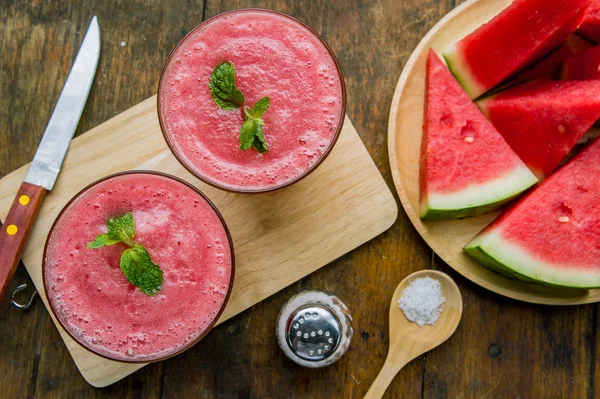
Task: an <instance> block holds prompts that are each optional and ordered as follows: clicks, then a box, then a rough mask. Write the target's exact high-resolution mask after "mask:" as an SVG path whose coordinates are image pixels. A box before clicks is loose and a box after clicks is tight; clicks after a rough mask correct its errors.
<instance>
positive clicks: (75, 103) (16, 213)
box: [0, 16, 100, 301]
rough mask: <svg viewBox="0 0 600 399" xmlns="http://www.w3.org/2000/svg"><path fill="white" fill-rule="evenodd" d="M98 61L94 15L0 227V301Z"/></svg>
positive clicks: (52, 179)
mask: <svg viewBox="0 0 600 399" xmlns="http://www.w3.org/2000/svg"><path fill="white" fill-rule="evenodd" d="M99 58H100V27H99V25H98V18H96V16H94V17H93V18H92V21H91V22H90V25H89V27H88V29H87V32H86V34H85V37H84V38H83V42H82V43H81V47H80V49H79V52H78V53H77V57H76V58H75V62H74V63H73V66H72V67H71V71H70V72H69V76H68V77H67V80H66V82H65V85H64V87H63V90H62V92H61V94H60V97H59V98H58V101H57V103H56V106H55V107H54V111H53V112H52V116H51V117H50V121H49V122H48V125H47V127H46V130H45V131H44V134H43V136H42V140H41V141H40V145H39V147H38V149H37V151H36V153H35V156H34V158H33V162H32V163H31V166H30V167H29V171H28V172H27V175H26V177H25V180H24V181H23V183H22V184H21V187H20V188H19V191H18V192H17V195H16V196H15V200H14V201H13V203H12V205H11V207H10V210H9V211H8V215H7V216H6V220H5V221H4V224H3V225H2V227H1V228H0V301H1V300H2V298H3V297H4V293H5V291H6V288H7V287H8V284H9V283H10V279H11V278H12V276H13V274H14V272H15V270H16V268H17V264H18V262H19V259H20V257H21V252H22V251H23V248H24V246H25V242H26V240H27V238H28V236H29V232H30V230H31V227H32V225H33V222H34V221H35V218H36V216H37V213H38V211H39V209H40V207H41V205H42V201H43V199H44V196H45V195H46V191H49V190H52V188H53V187H54V184H55V183H56V179H57V177H58V174H59V172H60V169H61V166H62V164H63V161H64V159H65V156H66V154H67V150H68V149H69V145H70V143H71V139H72V138H73V135H74V134H75V130H76V129H77V125H78V124H79V119H80V118H81V114H82V113H83V109H84V107H85V103H86V101H87V98H88V95H89V92H90V88H91V86H92V82H93V81H94V76H95V74H96V67H97V65H98V59H99Z"/></svg>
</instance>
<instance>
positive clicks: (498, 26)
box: [444, 0, 590, 98]
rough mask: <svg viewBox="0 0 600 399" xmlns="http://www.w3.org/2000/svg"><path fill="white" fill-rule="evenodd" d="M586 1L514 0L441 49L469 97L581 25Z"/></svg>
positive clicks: (515, 69)
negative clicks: (471, 30)
mask: <svg viewBox="0 0 600 399" xmlns="http://www.w3.org/2000/svg"><path fill="white" fill-rule="evenodd" d="M589 3H590V0H553V1H552V2H551V4H549V3H548V0H515V1H513V3H512V4H511V5H510V6H508V7H507V8H506V9H504V10H503V11H502V12H501V13H500V14H498V15H497V16H496V17H494V19H492V20H491V21H490V22H488V23H487V24H485V25H483V26H481V27H480V28H479V29H477V30H476V31H475V32H473V33H471V34H470V35H468V36H467V37H465V38H463V39H462V40H461V41H459V42H458V43H456V44H454V46H453V47H452V48H451V49H450V50H449V51H447V52H445V53H444V56H445V57H446V61H447V62H448V66H449V67H450V69H451V70H452V72H453V73H454V75H455V76H456V78H457V79H458V81H459V82H460V83H461V84H462V85H463V87H464V88H465V90H466V91H467V93H469V96H471V98H477V97H479V96H480V95H481V94H483V93H485V92H486V91H488V90H489V89H491V88H492V87H494V86H496V85H497V84H499V83H501V82H502V81H504V80H505V79H506V78H509V77H510V76H512V75H514V74H516V73H517V72H519V71H520V70H523V69H524V68H526V67H527V66H529V65H531V64H533V63H534V62H535V61H536V60H538V59H540V58H541V57H543V56H544V55H545V54H547V53H548V52H549V51H550V50H552V49H553V48H555V47H556V46H558V45H559V44H560V43H561V42H563V41H564V40H565V39H566V38H567V37H568V36H569V35H570V34H571V33H573V31H575V29H577V28H578V27H579V24H580V23H581V19H582V18H583V14H584V12H585V9H586V7H587V6H588V4H589Z"/></svg>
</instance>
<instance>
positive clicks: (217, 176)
mask: <svg viewBox="0 0 600 399" xmlns="http://www.w3.org/2000/svg"><path fill="white" fill-rule="evenodd" d="M224 61H230V62H232V63H233V65H234V67H235V70H236V74H237V77H236V86H237V87H238V89H239V90H241V91H242V93H243V94H244V95H245V97H246V104H247V105H249V106H253V105H254V104H255V103H256V102H257V101H258V100H259V99H261V98H262V97H265V96H268V97H270V99H271V107H270V108H269V110H268V111H267V112H266V113H265V114H264V115H263V120H264V122H265V125H264V126H263V131H264V136H265V139H266V141H267V143H268V145H269V151H268V152H267V153H265V154H260V153H258V152H257V151H256V150H254V149H250V150H246V151H242V150H241V149H240V141H239V132H240V127H241V125H242V123H243V122H244V119H243V116H242V112H241V111H238V110H234V111H225V110H222V109H220V108H219V107H218V106H217V105H216V104H215V103H214V102H213V101H212V99H211V93H210V90H209V87H208V82H209V79H210V76H211V74H212V72H213V70H214V69H215V67H216V66H217V65H219V64H220V63H222V62H224ZM158 97H159V110H160V115H161V122H162V127H163V131H164V132H165V135H166V137H167V140H168V141H169V142H170V144H171V147H172V149H173V151H174V152H175V154H176V155H177V157H178V158H179V159H180V160H181V161H182V162H183V163H184V164H185V165H186V166H187V167H188V168H189V169H190V170H191V171H192V172H193V173H195V174H196V175H198V176H199V177H200V178H202V179H203V180H205V181H208V182H210V183H213V184H216V185H218V186H223V187H224V188H228V189H231V190H234V191H268V190H272V189H276V188H278V187H280V186H282V185H285V184H286V183H290V182H291V181H293V180H295V179H297V178H299V177H300V176H303V175H305V174H306V173H307V172H309V171H310V170H312V169H313V168H314V167H315V166H316V165H317V164H318V163H319V161H320V160H321V158H322V157H323V155H324V154H325V153H327V152H328V150H329V149H330V147H331V146H332V145H333V144H334V139H335V138H336V133H337V130H338V127H340V125H341V124H342V122H343V108H344V107H343V104H342V99H343V98H344V92H343V88H342V81H341V78H340V74H339V73H338V69H337V67H336V63H335V60H334V58H333V56H332V54H331V53H330V52H329V51H328V49H327V47H326V46H325V45H324V44H323V42H322V41H321V40H320V39H319V37H318V36H317V35H316V34H315V33H313V32H312V31H310V30H309V29H308V28H307V27H305V26H304V25H302V24H301V23H299V22H298V21H296V20H294V19H292V18H290V17H287V16H285V15H281V14H279V13H275V12H270V11H260V10H241V11H234V12H231V13H226V14H222V15H220V16H218V17H216V18H215V19H212V20H209V21H207V22H206V23H203V24H202V25H200V26H199V27H198V28H196V29H195V30H194V31H192V32H191V33H190V34H189V35H188V36H187V37H185V38H184V39H183V40H182V42H181V43H180V44H179V45H178V47H177V48H176V49H175V50H174V51H173V54H172V55H171V57H170V59H169V62H168V63H167V65H166V67H165V69H164V72H163V75H162V78H161V82H160V86H159V94H158Z"/></svg>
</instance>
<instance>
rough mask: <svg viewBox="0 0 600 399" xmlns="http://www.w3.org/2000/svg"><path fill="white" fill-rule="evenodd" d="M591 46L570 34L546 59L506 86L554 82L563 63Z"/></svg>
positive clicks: (591, 45) (582, 39) (579, 37)
mask: <svg viewBox="0 0 600 399" xmlns="http://www.w3.org/2000/svg"><path fill="white" fill-rule="evenodd" d="M593 46H594V45H593V44H592V43H590V42H588V41H587V40H585V39H584V38H582V37H581V36H578V35H575V34H572V35H571V36H569V37H568V38H567V40H565V41H564V42H563V43H562V44H561V45H560V46H558V47H557V48H556V49H555V50H554V51H552V52H551V53H550V54H548V56H547V57H545V58H544V59H542V60H541V61H540V62H538V63H537V64H535V65H534V66H532V67H531V68H529V69H527V70H525V71H523V72H522V73H520V74H518V75H517V76H516V77H515V78H514V79H512V80H511V81H510V82H509V84H508V85H507V86H516V85H518V84H521V83H525V82H528V81H531V80H534V79H550V80H555V79H557V78H559V75H560V73H561V69H562V66H563V62H565V61H566V60H567V59H569V58H571V57H573V56H574V55H576V54H579V53H581V52H582V51H584V50H587V49H589V48H591V47H593Z"/></svg>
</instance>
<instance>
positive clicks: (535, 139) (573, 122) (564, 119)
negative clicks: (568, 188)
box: [478, 80, 600, 180]
mask: <svg viewBox="0 0 600 399" xmlns="http://www.w3.org/2000/svg"><path fill="white" fill-rule="evenodd" d="M478 105H479V108H481V110H482V111H483V113H484V114H486V115H487V117H488V118H489V119H490V121H491V122H492V124H493V125H494V126H495V127H496V129H498V131H499V132H500V133H501V134H502V136H503V137H504V139H505V140H506V141H507V142H508V144H509V145H510V146H511V148H512V149H513V150H514V151H515V152H516V153H517V155H519V156H520V157H521V159H522V160H523V161H524V162H525V164H526V165H527V166H528V167H529V169H531V170H532V171H533V173H535V174H536V176H538V178H539V179H540V180H541V179H543V178H544V177H545V176H547V175H549V174H550V173H551V172H552V171H553V170H554V169H555V168H556V167H557V166H558V165H559V164H560V162H561V161H562V160H563V158H564V157H565V155H567V154H568V153H569V151H571V149H572V148H573V147H574V146H575V144H577V141H579V140H580V139H581V138H582V137H583V135H584V134H585V132H586V131H587V130H588V129H589V128H590V127H592V125H593V124H594V122H596V120H598V118H600V80H587V81H569V82H561V81H558V82H552V81H534V82H531V83H526V84H524V85H521V86H517V87H513V88H512V89H509V90H506V91H503V92H501V93H498V94H495V95H493V96H490V97H487V98H484V99H483V100H480V101H479V102H478Z"/></svg>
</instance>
